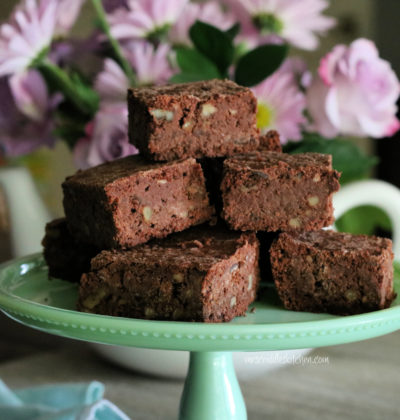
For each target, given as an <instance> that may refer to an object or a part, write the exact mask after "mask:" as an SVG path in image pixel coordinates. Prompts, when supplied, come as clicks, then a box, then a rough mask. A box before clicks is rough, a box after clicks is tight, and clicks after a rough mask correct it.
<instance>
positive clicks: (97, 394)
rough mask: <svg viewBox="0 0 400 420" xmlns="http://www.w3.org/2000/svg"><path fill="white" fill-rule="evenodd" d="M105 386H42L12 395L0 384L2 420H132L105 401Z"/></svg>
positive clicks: (14, 392)
mask: <svg viewBox="0 0 400 420" xmlns="http://www.w3.org/2000/svg"><path fill="white" fill-rule="evenodd" d="M103 395H104V385H103V384H101V383H100V382H91V383H90V384H59V385H42V386H37V387H34V388H25V389H20V390H18V391H11V390H10V389H9V388H8V387H7V386H6V385H5V383H4V382H3V381H1V380H0V419H7V420H130V419H129V417H128V416H126V415H125V414H124V413H123V412H122V411H121V410H120V409H119V408H118V407H116V406H115V405H114V404H112V403H111V402H110V401H107V400H104V399H103Z"/></svg>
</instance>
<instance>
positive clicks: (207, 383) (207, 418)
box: [179, 352, 247, 420]
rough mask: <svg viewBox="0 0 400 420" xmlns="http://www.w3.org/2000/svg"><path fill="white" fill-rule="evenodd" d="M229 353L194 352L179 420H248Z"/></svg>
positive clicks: (191, 356)
mask: <svg viewBox="0 0 400 420" xmlns="http://www.w3.org/2000/svg"><path fill="white" fill-rule="evenodd" d="M246 419H247V414H246V406H245V403H244V399H243V395H242V392H241V390H240V387H239V382H238V380H237V378H236V374H235V368H234V366H233V359H232V353H230V352H191V353H190V362H189V371H188V374H187V377H186V381H185V386H184V388H183V393H182V398H181V403H180V410H179V420H246Z"/></svg>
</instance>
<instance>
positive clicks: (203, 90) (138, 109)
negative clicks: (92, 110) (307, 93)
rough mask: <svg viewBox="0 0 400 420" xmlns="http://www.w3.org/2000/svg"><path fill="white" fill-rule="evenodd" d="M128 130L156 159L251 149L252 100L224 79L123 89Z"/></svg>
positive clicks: (254, 135)
mask: <svg viewBox="0 0 400 420" xmlns="http://www.w3.org/2000/svg"><path fill="white" fill-rule="evenodd" d="M128 108H129V136H130V140H131V142H132V143H133V144H134V145H135V146H136V147H137V148H138V149H139V150H140V152H141V153H142V154H145V155H146V156H147V157H149V158H151V159H153V160H156V161H169V160H174V159H182V158H187V157H195V158H202V157H218V156H220V157H222V156H228V155H232V154H235V153H244V152H248V151H251V150H255V149H257V147H258V145H259V131H258V129H257V125H256V112H257V100H256V98H255V97H254V95H253V93H252V92H251V90H250V89H248V88H245V87H242V86H239V85H237V84H236V83H234V82H232V81H229V80H217V79H215V80H208V81H202V82H194V83H183V84H177V85H168V86H153V87H140V88H133V89H130V90H129V91H128Z"/></svg>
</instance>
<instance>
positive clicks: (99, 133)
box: [73, 104, 138, 169]
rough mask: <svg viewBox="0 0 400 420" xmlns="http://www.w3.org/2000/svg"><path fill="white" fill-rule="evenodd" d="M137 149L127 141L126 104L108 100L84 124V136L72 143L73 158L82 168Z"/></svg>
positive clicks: (127, 154)
mask: <svg viewBox="0 0 400 420" xmlns="http://www.w3.org/2000/svg"><path fill="white" fill-rule="evenodd" d="M137 153H138V150H137V149H136V148H135V146H133V145H132V144H130V143H129V139H128V111H127V107H126V105H125V104H124V105H122V106H121V105H120V104H108V105H105V106H103V107H102V108H101V109H100V111H99V112H98V113H97V114H96V117H95V119H94V121H93V124H90V125H89V127H87V137H85V138H82V139H80V140H79V141H78V142H77V144H76V145H75V148H74V151H73V154H74V162H75V164H76V166H77V167H78V168H81V169H86V168H89V167H91V166H96V165H99V164H101V163H104V162H108V161H111V160H114V159H118V158H121V157H125V156H129V155H135V154H137Z"/></svg>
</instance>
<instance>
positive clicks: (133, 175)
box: [63, 156, 213, 249]
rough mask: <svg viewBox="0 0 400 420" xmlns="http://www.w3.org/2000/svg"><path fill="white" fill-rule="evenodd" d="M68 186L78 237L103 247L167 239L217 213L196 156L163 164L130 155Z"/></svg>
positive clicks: (65, 187)
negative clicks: (166, 237)
mask: <svg viewBox="0 0 400 420" xmlns="http://www.w3.org/2000/svg"><path fill="white" fill-rule="evenodd" d="M63 190H64V210H65V214H66V217H67V221H68V227H69V229H70V231H71V233H72V235H73V236H74V237H75V238H76V240H79V241H82V242H86V243H91V244H93V245H95V246H97V247H98V248H101V249H109V248H129V247H132V246H135V245H138V244H140V243H144V242H147V241H148V240H150V239H152V238H162V237H165V236H167V235H168V234H170V233H173V232H178V231H181V230H184V229H187V228H189V227H191V226H194V225H197V224H200V223H203V222H205V221H207V220H210V218H211V217H212V215H213V208H212V207H211V206H210V204H209V200H208V195H207V191H206V188H205V180H204V175H203V172H202V170H201V166H200V164H198V163H196V161H195V160H194V159H186V160H180V161H174V162H169V163H164V164H160V163H149V162H147V161H146V160H144V159H143V158H142V157H140V156H128V157H126V158H122V159H118V160H115V161H112V162H108V163H105V164H103V165H99V166H96V167H93V168H90V169H87V170H85V171H80V172H77V173H76V174H75V175H73V176H71V177H69V178H67V180H66V181H65V182H64V183H63Z"/></svg>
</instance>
